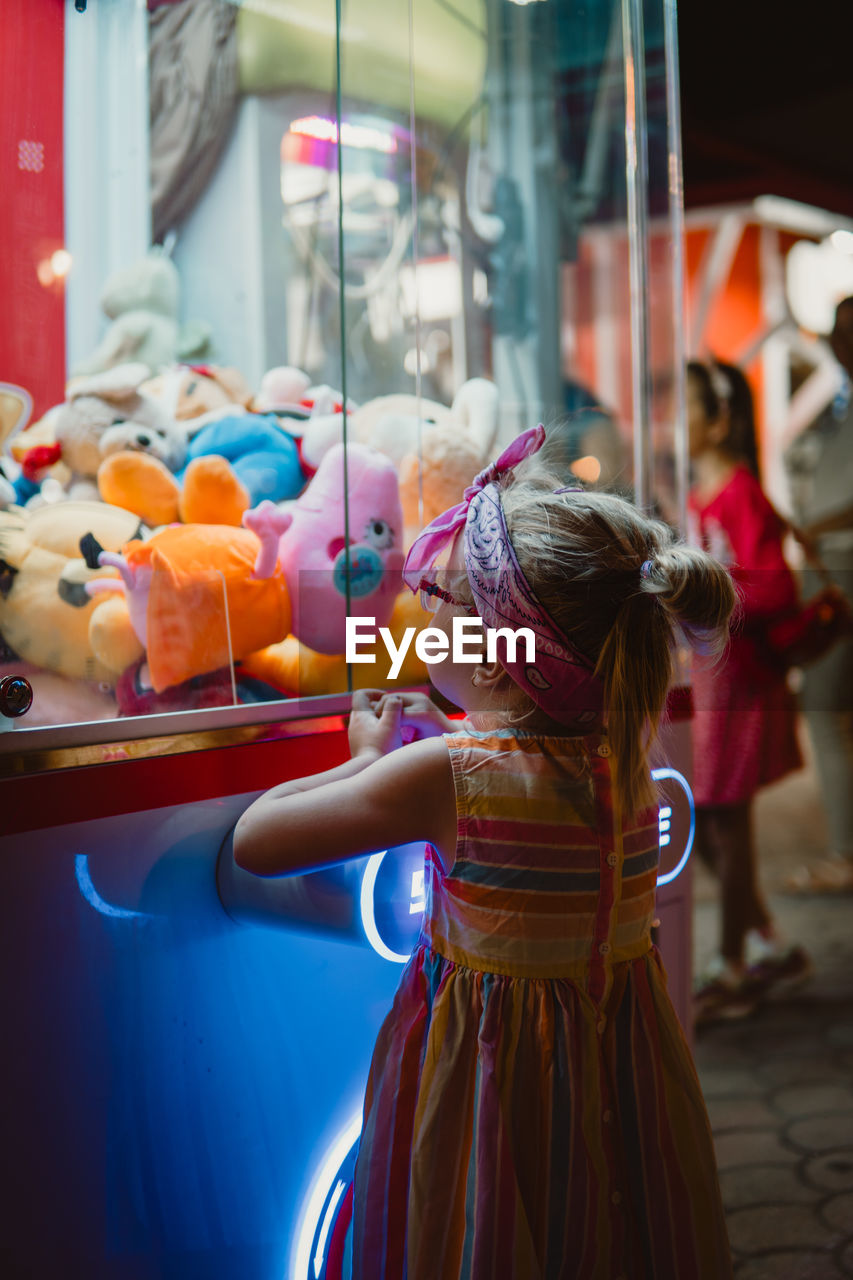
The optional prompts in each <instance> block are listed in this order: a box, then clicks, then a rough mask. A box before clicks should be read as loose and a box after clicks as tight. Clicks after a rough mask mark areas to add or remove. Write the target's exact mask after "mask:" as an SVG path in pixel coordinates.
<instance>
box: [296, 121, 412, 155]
mask: <svg viewBox="0 0 853 1280" xmlns="http://www.w3.org/2000/svg"><path fill="white" fill-rule="evenodd" d="M289 132H290V133H296V134H300V135H301V136H302V137H306V138H318V139H319V140H320V141H322V142H337V140H338V124H337V121H336V120H329V119H328V118H327V117H326V116H303V117H302V118H301V119H299V120H294V121H293V123H292V124H291V126H290V130H289ZM341 142H342V143H343V145H344V146H345V147H358V148H360V149H361V150H363V151H382V152H384V153H385V154H386V155H391V154H392V153H393V152H395V151H396V150H397V139H396V138H395V137H394V135H393V133H387V132H386V131H385V130H383V129H376V128H374V127H373V126H372V125H366V124H352V123H350V122H349V121H348V120H344V121H343V123H342V124H341Z"/></svg>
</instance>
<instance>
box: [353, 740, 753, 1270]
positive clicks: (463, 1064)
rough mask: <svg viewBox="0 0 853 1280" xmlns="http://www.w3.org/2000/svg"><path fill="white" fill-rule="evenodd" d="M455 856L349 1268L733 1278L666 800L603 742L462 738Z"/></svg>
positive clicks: (417, 977)
mask: <svg viewBox="0 0 853 1280" xmlns="http://www.w3.org/2000/svg"><path fill="white" fill-rule="evenodd" d="M445 741H446V743H447V746H448V749H449V751H450V758H451V762H452V766H453V777H454V783H455V789H456V808H457V830H458V835H457V846H456V858H455V861H454V864H453V866H452V868H451V870H450V872H449V873H448V874H447V875H444V874H443V873H442V871H441V868H440V866H439V863H438V860H437V859H436V858H435V857H431V858H429V859H428V881H427V883H428V890H427V901H426V909H425V912H424V924H423V930H422V933H421V937H420V939H419V941H418V945H417V946H416V948H415V950H414V952H413V954H412V957H411V959H410V960H409V962H408V964H407V965H406V968H405V969H404V971H403V975H402V978H401V981H400V985H399V988H398V990H397V994H396V996H395V999H394V1004H393V1007H392V1009H391V1012H390V1014H389V1015H388V1017H387V1019H386V1020H385V1023H384V1025H383V1027H382V1029H381V1031H380V1033H379V1038H378V1040H377V1044H376V1049H375V1052H374V1057H373V1064H372V1067H371V1071H370V1078H369V1081H368V1085H367V1093H366V1097H365V1112H364V1128H363V1133H362V1140H361V1146H360V1149H359V1155H358V1161H357V1165H356V1173H355V1197H354V1206H353V1280H401V1278H402V1277H407V1280H557V1278H558V1277H559V1278H565V1280H617V1277H623V1278H624V1280H640V1278H642V1280H652V1278H653V1277H654V1278H655V1280H705V1278H706V1277H707V1280H726V1277H730V1276H731V1263H730V1260H729V1247H728V1240H727V1235H726V1229H725V1224H724V1219H723V1211H722V1207H721V1202H720V1192H719V1186H718V1182H717V1172H716V1165H715V1160H714V1152H713V1147H712V1141H711V1133H710V1129H709V1125H708V1118H707V1114H706V1111H705V1105H704V1102H703V1099H702V1094H701V1091H700V1087H699V1083H698V1080H697V1077H696V1072H695V1069H694V1067H693V1062H692V1059H691V1056H690V1051H689V1049H688V1048H687V1045H686V1043H685V1040H684V1037H683V1035H682V1033H681V1029H680V1026H679V1024H678V1021H677V1019H676V1015H675V1013H674V1011H673V1008H672V1005H671V1003H670V1000H669V997H668V995H667V992H666V978H665V975H664V972H663V969H662V967H661V963H660V960H659V958H658V955H657V952H656V951H655V949H654V948H653V947H652V944H651V938H650V931H651V925H652V920H653V916H654V904H655V897H654V895H655V878H656V870H657V859H658V829H657V813H656V812H655V811H654V810H651V809H650V810H647V811H646V812H644V813H642V814H640V815H639V816H638V817H637V818H636V820H635V821H634V822H632V823H631V824H630V825H629V826H627V827H625V829H624V830H623V829H620V825H619V822H618V820H617V818H616V817H615V815H614V811H613V806H612V803H611V786H610V771H611V759H610V747H609V745H608V743H607V740H606V738H605V737H603V736H593V737H586V738H547V737H541V736H537V735H534V734H529V733H524V732H518V731H516V730H500V731H496V732H488V733H486V732H473V731H465V732H464V733H455V734H448V735H446V737H445Z"/></svg>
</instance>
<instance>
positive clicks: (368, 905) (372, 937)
mask: <svg viewBox="0 0 853 1280" xmlns="http://www.w3.org/2000/svg"><path fill="white" fill-rule="evenodd" d="M387 852H388V850H387V849H385V850H384V852H383V853H374V854H371V856H370V857H369V858H368V860H367V866H366V867H365V868H364V877H363V879H362V881H361V923H362V927H363V928H364V933H365V937H366V938H367V941H368V942H369V943H370V945H371V947H373V950H374V951H375V952H376V954H377V955H379V956H381V957H382V959H383V960H390V961H391V963H392V964H405V963H406V961H407V960H408V958H409V957H408V955H401V954H400V953H399V952H398V951H392V950H391V948H390V947H388V946H386V945H385V943H384V942H383V941H382V938H381V937H380V934H379V930H378V929H377V928H376V916H375V914H374V910H373V891H374V889H375V887H376V877H377V876H378V875H379V868H380V867H381V866H382V859H383V858H384V857H385V854H386V853H387Z"/></svg>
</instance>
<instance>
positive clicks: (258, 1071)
mask: <svg viewBox="0 0 853 1280" xmlns="http://www.w3.org/2000/svg"><path fill="white" fill-rule="evenodd" d="M0 21H2V28H3V35H4V39H3V41H1V42H0V69H2V74H0V97H2V111H0V130H2V134H3V141H4V146H3V148H2V156H3V159H2V161H0V164H2V166H3V187H4V192H5V199H4V201H3V202H2V206H0V229H2V233H3V241H4V244H5V245H6V247H7V249H9V250H10V251H9V252H7V253H5V254H3V255H2V271H3V272H4V277H3V278H4V281H5V284H6V289H5V295H6V297H7V299H9V300H10V302H11V305H9V306H8V307H7V308H6V310H5V315H4V318H3V319H2V320H0V379H2V383H0V442H2V445H3V458H2V469H3V475H2V477H0V496H2V509H0V644H2V651H0V711H2V715H0V729H2V730H3V732H0V802H2V807H3V816H4V822H3V833H2V835H0V854H2V858H3V867H4V882H5V892H4V895H3V937H4V940H5V943H6V957H7V962H6V965H5V966H4V980H3V995H4V1006H5V1018H4V1023H5V1026H6V1028H7V1050H6V1053H5V1054H4V1066H3V1089H2V1096H3V1099H4V1104H5V1105H4V1112H5V1114H4V1133H5V1136H6V1165H7V1171H8V1173H9V1175H10V1176H9V1177H8V1179H7V1183H8V1185H7V1187H6V1189H5V1191H4V1196H3V1206H4V1211H5V1214H4V1231H3V1237H4V1239H3V1256H4V1262H5V1263H6V1268H5V1273H6V1274H9V1275H29V1276H37V1277H41V1276H51V1277H53V1276H55V1275H58V1274H64V1275H70V1274H74V1275H86V1276H88V1277H90V1280H101V1278H112V1277H115V1278H116V1280H119V1278H120V1280H149V1278H151V1280H154V1278H155V1277H156V1278H157V1280H163V1278H164V1277H181V1278H182V1280H183V1278H184V1277H188V1276H192V1277H205V1278H208V1277H209V1278H210V1280H219V1278H220V1277H222V1278H223V1280H225V1278H230V1277H238V1276H239V1277H240V1280H267V1278H269V1280H272V1278H273V1277H276V1278H278V1277H287V1280H308V1277H309V1276H311V1277H313V1280H321V1277H328V1278H330V1280H331V1277H335V1278H337V1277H341V1276H344V1275H345V1274H346V1266H347V1226H348V1222H349V1215H350V1213H351V1177H352V1166H353V1161H354V1155H355V1149H356V1146H357V1140H358V1133H359V1124H360V1108H361V1099H362V1093H363V1089H364V1084H365V1080H366V1074H367V1069H368V1064H369V1058H370V1053H371V1050H372V1046H373V1042H374V1039H375V1035H376V1032H377V1029H378V1027H379V1025H380V1022H381V1020H382V1018H383V1016H384V1013H385V1010H386V1008H387V1007H388V1004H389V1002H390V999H391V995H392V993H393V990H394V987H395V985H396V981H397V976H398V973H399V966H400V964H401V963H403V962H404V961H405V958H406V956H407V953H408V951H409V949H410V948H411V945H412V942H413V939H414V937H415V935H416V933H417V928H418V922H419V916H420V913H421V912H422V910H423V905H424V848H423V846H421V845H414V846H407V847H404V848H402V849H397V850H376V851H375V852H374V853H373V854H372V855H371V856H370V857H367V858H364V859H361V860H359V861H357V862H354V863H350V864H347V865H345V866H341V867H337V868H332V869H331V870H328V871H324V872H318V873H316V874H314V875H311V876H304V877H295V878H292V879H289V880H287V881H278V882H275V883H274V884H267V883H266V882H264V883H263V884H261V882H257V881H256V882H254V883H253V884H247V882H246V880H245V878H242V879H241V876H240V875H239V874H238V873H237V871H236V869H235V868H234V865H233V863H232V861H231V859H230V856H229V852H228V840H229V833H230V831H231V829H232V828H233V825H234V823H235V821H236V819H237V817H238V816H239V814H240V813H241V812H242V810H243V809H244V808H245V806H246V804H247V803H248V802H249V801H250V800H251V799H252V798H253V797H254V796H255V795H257V794H258V793H259V791H261V790H263V789H265V788H266V787H268V786H270V785H273V784H274V783H276V782H279V781H281V780H283V779H286V778H288V777H297V776H303V775H306V774H308V773H312V772H316V771H320V770H322V769H325V768H328V767H330V766H332V765H334V764H336V763H338V762H340V761H341V760H343V759H344V758H345V755H346V733H345V729H344V723H345V721H344V717H345V715H346V713H347V710H348V707H349V704H350V697H351V691H352V689H353V687H357V686H358V685H360V684H371V685H372V684H376V683H386V682H388V681H390V672H389V671H388V669H387V668H383V667H381V666H379V665H377V666H375V667H373V668H372V669H370V670H369V671H366V670H365V668H364V667H362V666H355V665H353V664H349V665H348V664H347V662H346V660H345V652H344V643H343V638H342V637H343V628H344V619H345V617H352V616H356V617H363V618H367V617H372V618H375V619H376V620H377V622H378V623H379V624H380V625H385V624H387V625H388V626H389V627H390V629H391V631H392V633H395V634H396V630H395V629H399V630H400V631H401V632H402V631H403V630H404V629H405V627H406V626H407V625H413V626H415V627H417V626H418V625H420V624H422V623H423V617H422V616H421V615H420V613H419V608H418V606H417V605H416V604H413V602H412V601H411V599H409V598H408V597H404V596H402V595H400V593H399V590H398V588H399V585H400V584H399V570H400V566H401V563H402V555H403V553H404V551H405V548H406V545H407V544H408V543H409V542H410V541H411V539H412V538H413V537H414V536H415V534H416V533H417V531H418V530H419V528H421V527H423V525H424V524H425V523H426V522H427V521H428V520H429V519H430V518H431V515H432V514H434V512H435V510H442V509H444V508H445V507H446V506H448V505H450V503H451V502H454V501H456V500H457V498H458V496H460V492H461V488H462V487H464V483H468V482H469V481H470V479H471V478H472V477H473V474H474V473H475V472H476V471H477V470H479V469H480V467H481V466H482V465H483V464H484V463H485V462H486V461H488V460H489V459H490V458H491V457H492V456H494V455H495V453H496V452H497V451H498V449H499V448H500V447H501V446H502V445H503V444H505V443H506V442H507V441H508V440H509V439H511V438H512V437H513V436H514V435H516V434H517V433H518V432H519V431H521V430H523V429H524V428H526V427H528V426H530V425H535V423H536V422H538V421H543V422H544V423H545V425H546V429H547V431H548V433H549V434H553V435H556V436H557V437H558V438H559V441H560V443H561V447H562V449H563V452H564V458H565V464H566V467H567V468H570V469H571V471H572V472H573V474H574V475H575V476H576V477H577V478H578V479H579V480H581V481H582V482H584V483H586V484H589V485H593V486H598V487H601V488H608V489H612V490H615V491H617V492H621V493H624V494H627V495H629V496H632V497H633V498H634V500H635V501H637V502H638V503H639V504H641V505H642V506H644V507H646V508H650V509H655V510H656V511H658V512H659V513H660V514H661V515H662V516H663V517H664V518H666V519H668V520H670V521H671V522H672V523H674V524H678V523H679V522H680V521H681V519H682V518H683V512H684V499H685V486H686V457H685V447H684V415H683V374H682V369H683V351H682V345H681V343H682V326H681V284H682V282H681V223H680V216H681V203H680V202H681V190H680V153H679V133H678V94H677V68H676V57H675V8H674V3H673V0H587V2H586V3H583V4H581V3H576V2H575V0H565V2H564V3H560V4H557V3H556V2H555V0H530V2H529V3H521V0H456V3H454V4H453V5H449V4H446V3H444V0H410V3H409V4H408V5H406V6H396V7H391V8H389V6H388V5H387V4H385V3H383V0H347V2H346V3H343V2H342V0H337V3H336V2H335V0H310V3H309V0H243V2H242V3H239V4H238V3H236V0H148V3H147V4H146V3H145V2H144V0H88V3H86V0H64V2H63V0H31V2H30V3H29V4H27V5H20V6H11V7H10V8H9V11H8V12H4V15H3V18H2V20H0ZM449 440H450V441H452V443H453V449H454V453H453V458H454V468H455V470H454V468H450V471H452V474H448V468H447V467H445V466H443V465H442V463H443V460H444V459H445V457H446V454H447V450H448V448H449V445H448V441H449ZM368 445H370V446H372V451H371V450H369V449H368V448H367V446H368ZM377 457H378V459H379V461H377ZM457 464H458V465H457ZM466 468H467V471H466ZM457 490H458V491H459V492H457ZM306 495H307V496H306ZM279 539H280V541H279ZM395 575H396V576H395ZM426 676H427V673H426V669H425V667H424V666H423V664H422V663H419V662H418V661H417V660H415V661H407V663H406V664H405V665H404V668H403V670H402V671H401V672H400V673H399V676H398V681H399V683H401V684H403V685H405V686H406V687H421V686H424V685H426ZM671 711H672V714H671V716H670V721H669V727H668V730H667V732H666V733H665V735H664V737H663V740H662V746H661V749H660V755H659V759H658V760H656V774H657V776H658V779H659V782H660V786H661V796H662V800H661V808H660V833H661V852H662V875H661V881H660V893H659V917H660V925H659V929H660V944H661V947H662V950H663V953H664V956H665V959H666V962H667V965H668V969H669V973H670V983H671V989H672V992H673V996H674V1000H675V1003H676V1006H677V1008H678V1009H679V1011H680V1013H681V1015H682V1018H683V1020H684V1022H685V1027H686V1028H687V1029H688V1031H689V985H690V909H691V907H690V888H689V875H690V868H689V861H688V859H689V855H690V846H691V843H692V807H691V798H690V786H689V778H690V766H689V697H688V695H687V693H686V692H685V690H684V689H680V690H677V691H674V693H673V697H672V699H671ZM244 874H245V873H244Z"/></svg>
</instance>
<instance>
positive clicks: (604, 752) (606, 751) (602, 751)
mask: <svg viewBox="0 0 853 1280" xmlns="http://www.w3.org/2000/svg"><path fill="white" fill-rule="evenodd" d="M596 749H597V751H598V754H599V755H600V756H609V755H610V747H609V746H608V744H607V743H606V742H602V744H601V746H600V747H598V748H596Z"/></svg>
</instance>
